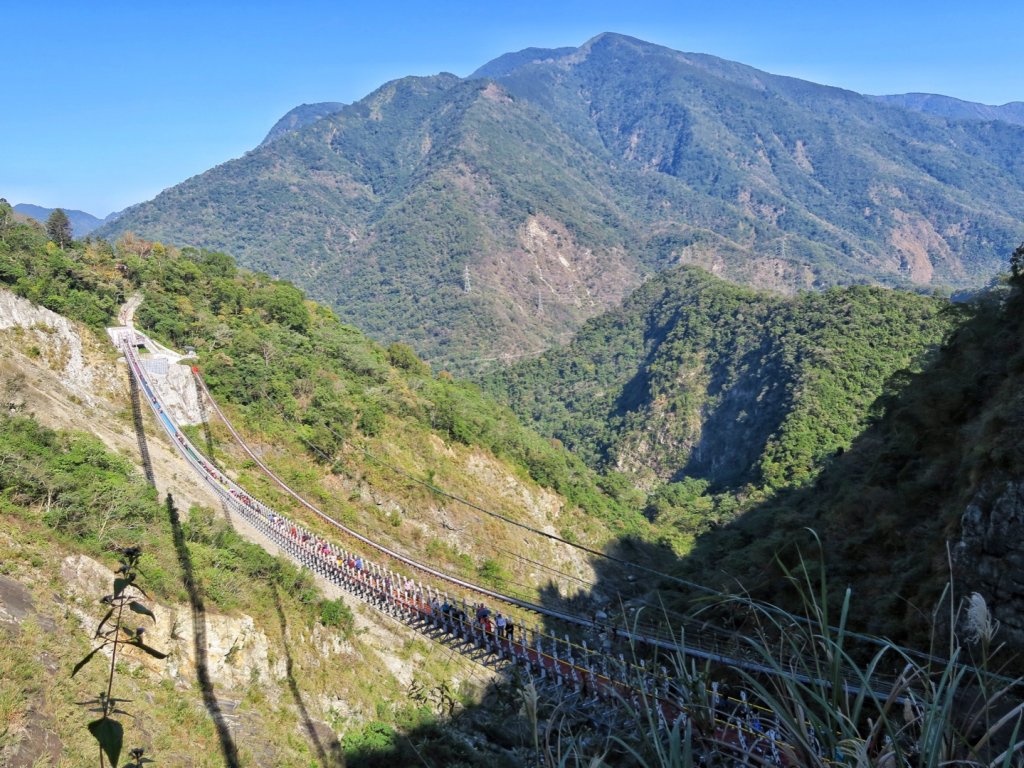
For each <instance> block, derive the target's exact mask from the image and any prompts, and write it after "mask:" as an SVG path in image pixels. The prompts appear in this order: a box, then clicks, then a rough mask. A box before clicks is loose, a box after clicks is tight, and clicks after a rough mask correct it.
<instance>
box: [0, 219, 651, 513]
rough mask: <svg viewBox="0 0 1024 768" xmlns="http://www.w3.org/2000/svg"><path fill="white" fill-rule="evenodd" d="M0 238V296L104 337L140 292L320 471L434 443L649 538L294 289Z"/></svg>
mask: <svg viewBox="0 0 1024 768" xmlns="http://www.w3.org/2000/svg"><path fill="white" fill-rule="evenodd" d="M2 234H3V237H2V238H0V283H2V284H6V285H7V286H9V287H10V288H11V289H13V290H14V291H15V292H16V293H18V294H20V295H23V296H25V297H27V298H29V299H31V300H33V301H35V302H37V303H40V304H42V305H44V306H47V307H49V308H51V309H54V310H55V311H58V312H60V313H62V314H65V315H67V316H68V317H71V318H73V319H76V320H81V321H83V322H85V323H87V324H88V325H90V326H92V327H93V328H95V329H97V330H98V329H101V328H102V327H103V326H104V325H106V324H109V323H111V322H114V321H115V315H116V311H117V308H118V306H119V304H120V302H121V301H123V300H124V298H125V297H126V296H127V295H128V294H130V293H131V292H132V291H136V290H138V291H141V293H142V295H143V302H142V305H141V307H140V308H139V309H138V311H137V313H136V320H137V322H138V323H139V325H140V327H141V328H144V329H147V330H148V331H150V332H152V333H154V334H155V335H156V336H157V337H158V338H161V339H163V340H165V341H166V342H168V343H170V344H172V345H175V346H178V347H180V348H184V347H186V346H192V347H194V348H195V349H196V352H197V354H198V357H199V361H200V364H201V365H202V367H203V370H204V373H205V375H206V378H207V381H208V382H209V385H210V387H211V389H212V390H213V392H214V394H215V395H216V396H217V397H219V398H222V399H223V400H224V401H226V402H229V403H231V404H232V405H233V406H234V407H236V408H238V409H240V410H241V412H242V413H243V414H244V415H245V416H246V417H247V418H248V419H251V421H252V423H253V424H254V425H259V427H260V428H261V429H262V430H263V431H264V432H265V433H266V434H267V435H271V436H276V437H278V438H280V439H282V440H284V441H286V442H290V443H293V444H295V445H296V446H297V447H298V449H299V450H300V451H301V452H302V453H303V454H304V455H305V456H306V457H307V460H312V461H314V462H316V463H318V464H321V465H322V466H323V467H324V468H325V469H330V468H331V467H332V466H333V465H336V464H337V463H338V462H342V463H344V462H345V461H351V462H353V463H354V464H355V465H357V466H358V465H361V464H362V463H364V462H365V459H363V458H362V456H361V454H360V453H359V451H360V450H361V449H362V448H364V447H372V448H373V449H374V450H375V451H378V452H380V453H382V454H385V453H387V451H388V450H394V451H396V452H398V453H401V452H402V451H413V450H414V449H415V447H416V446H417V445H423V444H425V443H427V442H429V440H430V439H431V435H438V436H440V437H442V438H443V439H444V440H447V441H451V442H453V443H454V444H457V445H462V446H465V447H466V448H469V449H475V450H483V451H485V452H487V453H488V454H490V455H493V456H495V457H497V458H498V459H499V460H501V461H504V462H507V463H508V466H509V469H510V470H511V471H513V472H516V473H519V474H521V475H522V476H523V477H524V478H532V479H533V480H534V481H536V482H538V483H540V484H541V485H542V486H545V487H548V488H551V489H552V490H554V491H556V492H558V493H559V494H561V495H563V496H564V497H565V498H566V499H567V500H569V501H570V502H571V503H572V504H575V505H578V508H579V509H582V510H584V511H585V512H586V513H588V514H589V515H591V516H592V517H593V518H595V519H602V520H604V521H605V524H607V525H609V526H611V527H612V528H620V529H621V530H623V531H626V530H628V531H632V532H634V533H636V532H639V531H640V530H641V529H642V528H644V527H645V525H646V523H645V521H644V520H643V518H642V517H641V516H640V515H639V512H638V511H637V510H636V509H631V508H630V507H628V506H627V505H625V504H623V503H621V502H619V501H617V500H615V499H613V498H612V497H610V496H608V495H607V494H606V493H604V492H603V491H602V490H601V489H600V488H599V486H598V483H597V481H598V478H597V475H596V474H595V473H594V472H593V471H592V470H590V469H589V468H587V467H586V466H585V465H584V463H583V462H582V461H581V460H580V459H578V458H576V457H575V456H573V455H572V454H570V453H569V452H568V451H566V450H565V449H564V448H562V447H560V446H555V445H552V443H551V442H550V441H549V440H547V439H545V438H543V437H541V436H540V435H539V434H537V433H535V432H533V431H531V430H529V429H528V428H525V427H524V426H523V425H522V424H521V423H520V422H519V420H518V419H517V417H516V416H515V415H514V414H513V413H512V412H511V411H510V410H509V409H508V408H506V407H503V406H500V405H498V404H497V403H496V402H495V401H494V400H492V399H491V398H489V397H487V396H485V395H483V394H482V393H481V391H480V389H479V388H478V387H477V386H475V385H473V384H470V383H466V382H459V381H456V380H453V379H452V377H451V376H449V375H447V374H443V373H441V374H438V375H434V374H433V373H432V372H431V370H430V368H429V367H428V366H427V365H425V364H424V363H423V362H422V361H420V360H419V359H418V358H417V357H416V356H415V354H414V353H413V352H412V350H411V349H410V348H409V347H407V346H405V345H401V344H394V345H391V346H390V347H388V348H384V347H381V346H379V345H378V344H376V343H374V342H373V341H371V340H369V339H368V338H367V337H366V336H364V335H363V334H362V333H360V332H359V331H358V330H356V329H355V328H352V327H351V326H347V325H344V324H342V323H341V322H339V321H338V319H337V317H336V316H335V315H334V314H333V313H332V312H331V311H330V310H328V309H327V308H325V307H323V306H320V305H316V304H313V303H312V302H307V301H306V300H305V299H304V296H303V294H302V293H301V291H299V290H298V289H297V288H295V287H294V286H292V285H290V284H288V283H284V282H279V281H275V280H272V279H271V278H269V277H267V276H266V275H263V274H258V273H252V272H248V271H246V270H239V269H237V268H236V267H235V264H234V262H233V261H232V260H231V259H230V257H228V256H225V255H224V254H219V253H211V252H208V251H199V250H195V249H186V250H185V251H183V252H181V253H178V252H177V251H176V250H174V249H170V250H169V249H166V248H164V247H163V246H161V245H159V244H153V243H150V242H148V241H143V240H138V239H135V238H128V239H125V240H122V241H120V242H119V243H118V244H117V245H116V246H111V245H109V244H107V243H105V242H102V241H100V242H91V243H84V242H76V243H75V244H74V245H73V247H71V248H70V249H68V250H67V251H62V250H60V249H59V248H57V247H56V246H54V244H53V243H48V242H47V241H46V236H45V234H44V233H43V232H42V230H41V229H40V228H38V227H33V226H28V225H22V224H14V225H12V226H10V227H9V228H8V229H7V230H5V231H4V232H3V233H2ZM347 471H352V469H351V468H350V469H349V470H347ZM359 471H369V470H368V469H361V470H359ZM453 471H454V470H453Z"/></svg>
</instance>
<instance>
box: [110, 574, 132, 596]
mask: <svg viewBox="0 0 1024 768" xmlns="http://www.w3.org/2000/svg"><path fill="white" fill-rule="evenodd" d="M129 584H131V582H130V581H128V579H122V578H120V577H118V578H116V579H114V597H120V596H121V593H122V592H124V590H125V588H126V587H127V586H128V585H129Z"/></svg>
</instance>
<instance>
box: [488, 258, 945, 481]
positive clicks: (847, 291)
mask: <svg viewBox="0 0 1024 768" xmlns="http://www.w3.org/2000/svg"><path fill="white" fill-rule="evenodd" d="M945 304H946V302H945V301H942V300H938V299H933V298H928V297H924V296H920V295H916V294H911V293H906V292H900V291H893V290H887V289H882V288H868V287H851V288H842V289H832V290H829V291H826V292H823V293H802V294H799V295H798V296H795V297H791V298H784V297H779V296H773V295H770V294H764V293H757V292H755V291H752V290H750V289H745V288H740V287H737V286H734V285H730V284H729V283H726V282H724V281H722V280H719V279H717V278H714V277H712V276H711V275H709V274H707V273H706V272H704V271H702V270H700V269H697V268H692V267H688V268H681V269H676V270H671V271H669V272H666V273H663V274H661V275H659V276H658V277H656V278H653V279H651V280H650V281H648V282H647V283H646V284H644V286H643V287H641V288H640V289H638V290H637V291H636V292H635V293H634V294H633V295H632V296H630V297H629V299H627V301H626V302H625V303H624V304H623V306H622V307H621V308H620V309H617V310H613V311H612V312H609V313H607V314H605V315H602V316H600V317H598V318H595V319H593V320H591V321H589V322H588V323H587V324H586V325H585V326H584V327H583V329H582V330H581V331H580V332H579V334H577V336H576V338H575V339H574V340H573V342H572V343H571V344H570V345H568V346H567V347H564V348H556V349H554V350H551V351H550V352H548V353H545V354H544V355H543V356H541V357H540V358H539V359H537V360H533V361H529V362H524V363H520V364H518V365H516V366H513V367H511V368H508V369H505V370H503V371H500V372H498V373H496V374H493V375H492V376H491V377H490V378H489V379H488V380H487V383H486V387H487V388H488V389H490V390H492V391H494V392H495V393H498V394H500V395H502V396H504V397H505V398H507V400H508V401H509V402H510V404H511V405H512V407H513V409H514V410H516V412H517V413H519V414H520V415H521V416H522V417H524V418H526V419H529V420H532V421H533V422H534V424H535V425H536V426H537V428H538V429H540V430H541V431H542V432H544V433H546V434H549V435H551V436H553V437H556V438H558V439H559V440H561V441H562V442H564V443H565V444H566V445H567V446H568V447H569V448H570V449H572V450H573V451H574V452H576V453H578V454H579V455H581V456H583V457H584V458H585V459H586V460H587V461H588V462H589V463H591V464H592V465H593V466H597V467H609V468H616V469H619V470H621V471H625V472H628V473H630V474H631V475H632V476H633V477H634V478H635V479H638V480H640V481H641V482H643V483H645V484H647V485H652V484H654V483H657V482H659V481H661V482H664V481H673V480H682V479H683V478H684V477H689V478H696V479H700V480H703V481H706V482H707V483H708V484H709V485H710V486H711V488H712V489H713V490H725V489H733V490H736V489H738V488H739V487H741V486H743V485H745V484H750V485H753V486H757V487H765V488H767V489H777V488H781V487H784V486H787V485H792V484H800V483H802V482H805V481H806V480H807V479H809V478H810V477H813V475H814V473H815V472H816V471H817V468H818V467H819V466H820V464H821V462H822V461H823V460H825V459H826V458H827V457H828V456H830V455H831V454H833V453H834V452H835V451H836V450H839V449H843V448H845V447H847V446H848V445H849V444H850V442H851V441H852V440H853V438H854V437H856V435H857V434H858V433H859V432H860V430H861V429H862V428H863V426H864V424H865V421H866V417H867V411H868V406H869V405H870V404H871V402H872V401H873V400H874V399H875V398H876V397H877V396H878V395H879V394H881V392H882V386H883V383H884V382H885V380H886V379H887V378H888V377H889V376H891V375H892V374H893V373H894V372H896V371H898V370H901V369H905V368H908V367H914V366H916V365H918V364H919V363H920V361H921V360H922V359H923V358H924V356H925V355H926V353H927V352H928V350H929V349H930V348H931V347H933V346H934V345H936V344H938V343H939V341H940V340H941V339H942V338H943V335H944V334H945V332H946V331H947V330H948V328H949V327H950V324H949V320H948V319H947V318H944V316H943V315H942V314H941V313H940V310H941V309H942V307H943V306H945Z"/></svg>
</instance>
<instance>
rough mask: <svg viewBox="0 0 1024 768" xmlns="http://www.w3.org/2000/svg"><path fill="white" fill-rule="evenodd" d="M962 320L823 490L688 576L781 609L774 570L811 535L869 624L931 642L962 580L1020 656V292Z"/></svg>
mask: <svg viewBox="0 0 1024 768" xmlns="http://www.w3.org/2000/svg"><path fill="white" fill-rule="evenodd" d="M957 312H958V314H959V315H960V316H961V317H960V318H959V321H958V327H957V329H956V331H955V332H954V333H953V335H952V336H951V338H950V339H949V341H948V343H947V344H946V345H945V346H944V347H943V348H942V349H941V351H940V352H939V353H938V354H937V355H936V356H935V357H934V358H933V359H932V361H931V362H930V363H929V364H928V365H927V366H926V367H925V369H924V370H922V371H920V372H918V373H913V374H911V373H909V372H901V374H900V375H898V376H896V377H894V378H893V380H892V381H891V382H890V384H889V386H888V387H887V389H886V392H885V394H884V396H883V397H882V398H880V399H879V401H878V402H877V403H876V405H875V421H874V423H873V424H872V425H871V427H870V428H869V429H868V430H866V431H865V432H864V433H863V434H862V435H860V436H859V437H858V438H857V439H856V440H854V441H853V444H852V446H851V448H850V449H849V450H847V451H846V452H845V453H844V454H843V455H842V456H839V457H837V458H836V459H835V460H834V461H833V462H831V464H830V466H828V467H827V468H826V469H825V470H824V471H823V472H822V474H821V475H820V477H819V478H818V480H817V482H816V483H814V484H813V485H811V486H808V487H806V488H803V489H799V490H794V491H790V492H787V493H782V494H780V495H778V496H777V497H776V498H775V499H772V500H770V501H768V502H766V503H764V504H763V505H761V506H759V507H757V508H756V509H754V510H753V511H751V512H749V513H748V514H746V515H744V516H742V517H741V518H739V519H738V520H736V521H735V522H734V523H732V524H731V525H727V526H725V527H723V528H721V529H719V530H716V531H713V532H710V533H708V534H706V535H705V536H704V537H702V538H701V539H700V541H699V542H698V546H697V548H696V550H695V553H694V555H693V557H691V558H689V559H688V560H686V561H685V562H684V563H683V565H684V567H685V569H686V570H687V571H688V572H689V573H691V574H698V573H700V574H704V575H707V574H711V573H719V574H723V573H727V574H729V576H728V578H730V579H733V578H738V579H740V581H741V582H742V583H744V584H745V585H747V586H749V587H751V588H752V589H754V590H755V591H760V594H762V595H764V596H766V597H769V598H771V599H774V600H777V601H785V600H786V599H787V597H791V595H790V594H789V593H787V592H786V590H785V584H784V582H783V581H782V580H780V579H779V578H778V575H779V574H778V571H777V570H776V569H775V568H774V567H773V558H774V557H776V556H777V555H781V557H782V560H783V562H787V563H791V562H793V560H794V559H795V557H796V555H795V547H796V546H799V547H801V549H802V551H803V553H804V555H805V556H807V557H809V558H810V560H811V561H812V562H813V561H815V560H817V558H818V554H819V549H818V546H817V544H815V543H814V542H812V541H811V540H810V538H809V537H807V536H806V535H805V534H804V533H801V532H802V531H803V530H804V529H805V528H813V529H815V530H817V531H818V532H819V534H820V536H821V545H822V548H821V550H820V553H821V555H822V556H823V561H824V564H825V567H826V569H827V572H828V574H829V577H830V583H831V586H832V588H833V590H834V591H835V592H836V593H837V595H838V594H839V593H840V592H841V590H843V589H845V588H846V587H847V586H851V587H852V588H853V590H854V594H855V600H854V604H855V605H856V606H858V608H857V612H856V615H855V617H854V619H855V620H856V621H857V623H858V624H859V625H860V626H866V627H868V628H869V629H870V630H871V631H875V632H879V633H886V634H889V635H891V636H893V637H898V638H907V637H913V639H914V640H915V641H916V642H919V643H924V642H927V640H928V637H927V632H928V631H929V629H930V627H931V624H932V619H933V611H934V610H935V609H936V607H937V606H939V607H940V614H941V613H942V612H945V613H947V614H948V612H949V606H948V603H945V604H940V602H939V600H940V596H941V595H942V594H943V589H944V587H945V586H946V585H947V583H948V582H949V581H950V579H951V578H953V579H954V584H953V593H954V598H955V600H956V601H959V600H960V599H961V598H962V597H963V596H964V595H966V594H968V593H970V592H971V591H979V592H980V593H981V594H982V595H983V596H984V597H985V599H986V600H987V601H988V602H989V605H990V606H992V607H993V610H994V611H995V618H996V619H997V620H999V621H1001V622H1002V623H1003V624H1004V633H1003V634H1001V635H1000V636H999V637H1000V638H1001V639H1002V640H1003V641H1008V642H1010V643H1011V644H1012V645H1014V646H1015V647H1018V648H1019V647H1020V646H1021V645H1022V643H1024V611H1022V610H1021V604H1020V601H1019V595H1020V584H1021V579H1022V576H1021V564H1022V563H1024V552H1022V548H1021V541H1022V540H1024V538H1022V535H1021V534H1022V530H1021V529H1022V523H1021V521H1022V520H1024V518H1022V517H1021V513H1020V510H1021V509H1022V506H1021V502H1020V491H1019V488H1020V484H1021V478H1022V477H1024V449H1022V446H1024V439H1022V438H1024V435H1022V433H1021V425H1022V424H1024V399H1022V397H1021V392H1024V387H1022V376H1024V345H1022V341H1021V340H1022V339H1024V328H1022V322H1024V292H1022V290H1021V286H1020V285H1019V284H1018V285H1016V286H1014V287H1013V288H1012V290H1007V289H1006V288H1005V287H1003V288H1000V289H997V290H994V291H992V292H990V293H989V294H987V295H985V296H984V297H982V298H980V299H979V300H977V301H976V302H974V303H972V304H971V305H965V306H960V307H959V308H958V310H957ZM946 597H947V599H948V593H947V595H946ZM941 618H942V616H941V615H940V619H941Z"/></svg>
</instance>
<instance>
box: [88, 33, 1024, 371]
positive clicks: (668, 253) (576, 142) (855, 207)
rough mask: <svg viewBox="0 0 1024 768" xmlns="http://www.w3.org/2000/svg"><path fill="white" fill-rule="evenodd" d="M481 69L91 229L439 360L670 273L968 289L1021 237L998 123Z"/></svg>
mask: <svg viewBox="0 0 1024 768" xmlns="http://www.w3.org/2000/svg"><path fill="white" fill-rule="evenodd" d="M480 74H481V75H486V76H487V78H492V79H487V78H482V79H469V80H460V79H459V78H457V77H455V76H453V75H444V74H442V75H437V76H434V77H425V78H405V79H402V80H397V81H394V82H391V83H388V84H386V85H384V86H383V87H381V88H380V89H378V90H377V91H375V92H374V93H372V94H370V95H369V96H367V97H366V98H365V99H362V100H361V101H359V102H356V103H354V104H351V105H348V106H344V107H341V108H340V109H339V110H338V111H336V112H333V110H334V107H335V106H336V105H326V106H325V107H324V111H326V112H328V114H326V115H325V116H322V117H319V118H318V119H316V120H314V121H313V122H311V123H308V124H304V125H302V123H303V122H304V121H303V120H299V121H298V122H297V123H296V125H297V126H298V125H301V127H298V128H297V129H296V130H291V131H290V132H287V133H284V134H282V135H277V137H276V138H275V139H274V140H273V141H269V142H267V143H265V144H264V145H262V146H261V147H259V148H257V149H255V150H254V151H252V152H250V153H248V154H247V155H245V156H244V157H242V158H239V159H237V160H233V161H231V162H228V163H225V164H224V165H221V166H218V167H217V168H214V169H212V170H210V171H208V172H207V173H205V174H202V175H200V176H197V177H195V178H193V179H189V180H188V181H186V182H184V183H183V184H180V185H178V186H176V187H173V188H171V189H169V190H166V191H165V192H163V193H162V194H161V195H159V196H158V197H157V198H155V199H154V200H152V201H150V202H147V203H144V204H141V205H139V206H135V207H133V208H132V209H130V210H128V211H127V212H125V213H124V215H123V216H122V217H121V218H119V219H118V220H117V221H116V222H114V223H113V224H111V225H107V226H106V227H104V228H103V229H102V230H101V232H102V233H103V234H104V235H105V236H114V235H116V234H119V233H123V232H126V231H129V230H131V231H135V232H137V233H139V234H142V235H144V236H146V237H149V238H151V239H160V240H163V241H165V242H173V243H178V244H185V243H191V244H195V245H200V246H203V247H207V248H212V249H218V250H219V249H224V250H227V251H229V252H231V253H233V254H235V255H237V256H238V258H239V259H240V261H241V263H242V264H244V265H246V266H248V267H251V268H255V269H261V270H266V271H268V272H270V273H272V274H276V275H280V276H283V277H287V278H289V279H292V280H294V281H295V282H296V283H297V284H299V285H301V286H303V287H305V288H306V289H307V290H309V291H310V293H311V295H312V296H314V297H315V298H317V299H319V300H321V301H324V302H326V303H328V304H329V305H331V306H332V307H333V308H334V309H335V310H336V311H337V312H338V313H339V314H340V315H341V317H342V318H343V319H344V320H346V321H350V322H353V323H354V324H356V325H358V326H359V327H360V328H363V329H365V330H366V331H367V332H368V333H370V334H371V335H373V336H374V337H376V338H377V339H379V340H383V341H386V342H390V341H396V340H397V341H404V342H407V343H410V344H412V345H413V346H414V347H415V348H416V349H417V351H418V352H419V353H420V354H422V355H424V356H426V357H427V358H429V359H430V360H432V361H435V362H439V363H440V364H441V365H443V366H449V367H457V366H467V365H468V364H469V362H470V361H473V360H478V359H481V358H483V359H490V358H499V357H501V356H503V355H520V354H524V353H533V352H536V351H537V350H539V349H541V348H543V347H545V346H548V345H549V344H551V343H552V342H555V341H566V340H567V339H568V336H569V334H570V333H571V332H572V331H573V330H575V329H576V328H578V327H579V325H580V324H581V323H582V322H583V320H585V319H586V318H587V317H589V316H592V315H594V314H597V313H599V312H600V311H602V310H604V309H607V308H608V307H610V306H612V305H614V304H616V303H617V302H618V301H619V300H620V299H621V298H622V297H623V296H624V295H625V294H626V293H628V292H629V290H631V289H632V288H633V287H635V286H636V285H638V284H639V283H640V282H641V280H642V279H643V278H644V276H645V275H647V274H649V273H651V272H652V271H657V270H660V269H663V268H665V267H667V266H670V265H673V264H677V263H680V262H682V263H692V264H698V265H702V266H704V267H706V268H708V269H709V270H711V271H712V272H714V273H715V274H717V275H719V276H722V277H727V278H729V279H731V280H733V281H736V282H742V283H747V284H751V285H755V286H759V287H765V288H773V289H779V290H784V291H793V290H796V289H800V288H808V287H813V288H820V287H827V286H830V285H835V284H840V283H851V282H865V281H867V282H880V283H887V284H916V285H929V286H938V287H948V286H978V285H981V284H983V283H984V282H985V281H987V280H988V279H989V277H991V275H992V274H994V273H995V272H996V271H997V269H998V261H999V258H1000V256H1001V254H1002V253H1005V251H1006V250H1007V249H1008V248H1009V247H1012V246H1013V245H1014V244H1015V243H1016V242H1017V241H1019V239H1020V238H1021V236H1022V234H1024V228H1022V226H1021V224H1020V222H1021V220H1022V219H1024V204H1022V203H1021V200H1024V194H1022V191H1024V188H1022V186H1021V185H1022V182H1021V179H1024V166H1022V162H1024V160H1022V158H1024V151H1022V148H1024V128H1022V127H1021V126H1017V125H1012V124H1008V123H1004V122H998V121H996V122H981V121H959V120H946V119H942V118H939V117H935V116H932V115H925V114H921V113H919V112H915V111H912V110H909V109H904V108H901V107H899V106H894V105H889V104H882V103H878V102H877V101H874V100H872V99H871V98H869V97H864V96H860V95H858V94H855V93H852V92H849V91H843V90H840V89H837V88H829V87H825V86H820V85H815V84H813V83H808V82H804V81H800V80H796V79H793V78H785V77H777V76H774V75H770V74H767V73H764V72H759V71H758V70H755V69H752V68H750V67H746V66H743V65H741V64H737V63H734V62H728V61H724V60H721V59H717V58H714V57H712V56H705V55H698V54H685V53H679V52H677V51H672V50H669V49H667V48H662V47H660V46H656V45H651V44H648V43H644V42H642V41H639V40H635V39H632V38H628V37H624V36H621V35H614V34H605V35H600V36H598V37H596V38H594V39H593V40H591V41H589V42H587V43H586V44H585V45H583V46H580V47H579V48H576V49H572V50H568V51H567V50H565V49H556V50H551V51H543V50H533V49H530V50H527V51H524V52H520V54H515V55H511V56H506V57H501V58H500V59H498V60H497V61H495V62H492V64H491V65H486V66H485V67H483V68H481V71H480ZM315 107H317V105H312V106H311V107H310V108H309V109H312V110H313V113H316V114H319V113H318V112H316V109H315ZM306 111H308V110H306ZM311 114H312V113H311Z"/></svg>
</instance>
